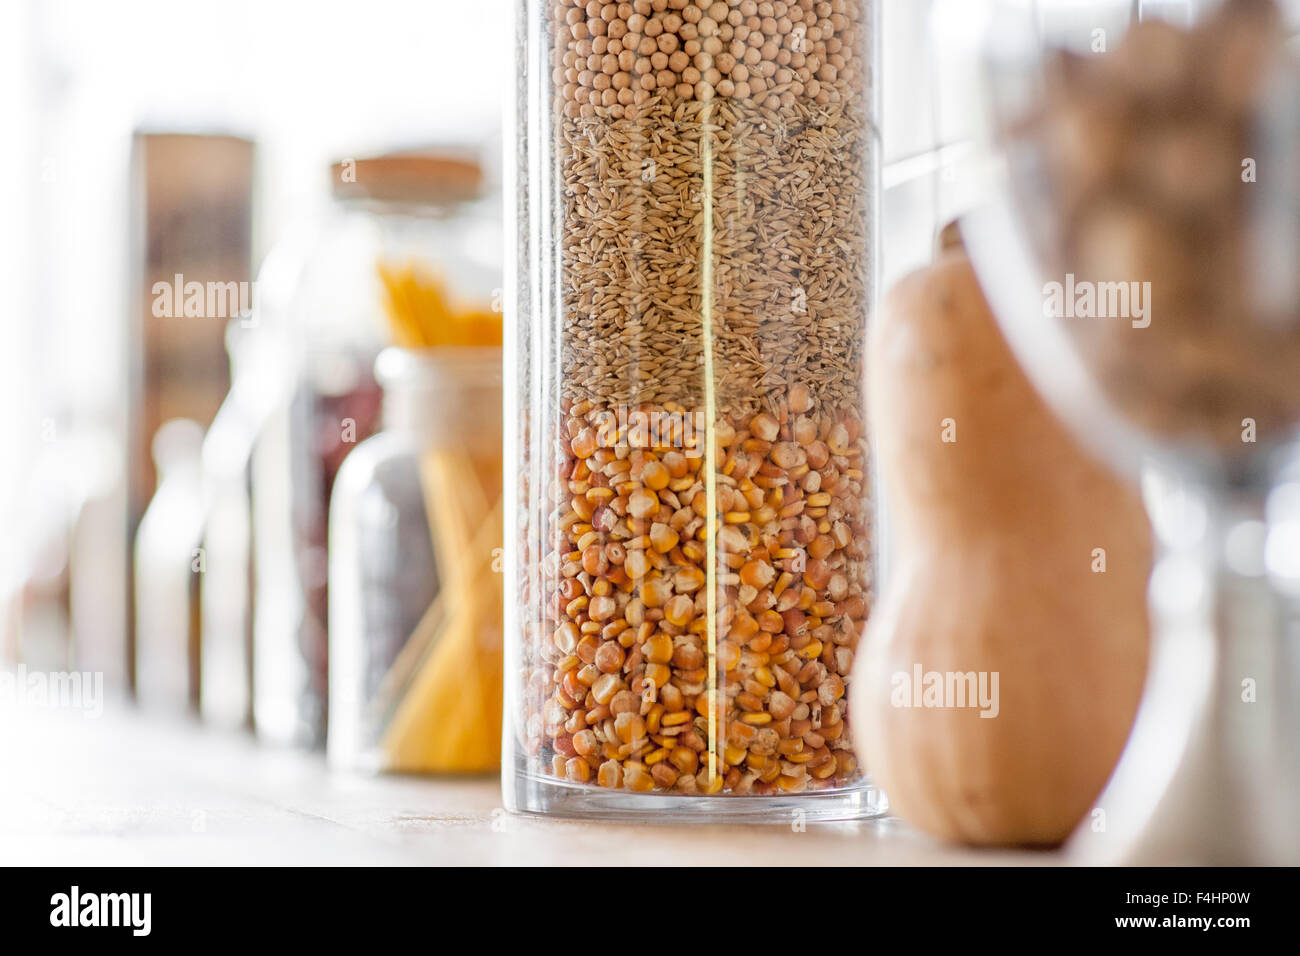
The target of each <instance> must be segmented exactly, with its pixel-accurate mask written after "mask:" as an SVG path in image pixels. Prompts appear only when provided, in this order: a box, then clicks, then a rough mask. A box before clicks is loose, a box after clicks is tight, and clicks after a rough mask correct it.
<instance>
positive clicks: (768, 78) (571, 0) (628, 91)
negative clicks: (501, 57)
mask: <svg viewBox="0 0 1300 956" xmlns="http://www.w3.org/2000/svg"><path fill="white" fill-rule="evenodd" d="M551 15H552V22H553V23H554V24H555V25H556V48H557V62H556V65H555V70H554V76H553V77H552V81H553V82H554V83H555V86H556V88H557V89H558V90H559V91H560V93H561V96H562V98H563V101H564V107H563V109H564V112H565V115H566V116H569V117H570V118H575V117H578V116H589V115H594V112H595V111H596V110H597V109H608V110H609V111H610V114H611V115H612V116H616V117H624V116H626V117H634V116H635V115H636V112H637V109H638V108H639V107H641V106H642V105H644V104H645V103H647V102H649V101H650V100H651V99H652V98H653V97H654V96H655V95H657V94H659V93H666V94H671V95H673V96H675V97H676V98H677V99H679V100H691V99H696V100H702V101H705V102H707V101H709V100H712V99H713V98H714V97H715V96H718V97H725V98H728V99H732V98H734V99H738V100H753V101H754V102H755V103H762V104H765V105H766V106H767V108H768V109H778V108H781V107H783V106H784V107H787V108H788V107H790V106H792V105H793V104H794V101H795V99H796V98H797V97H800V96H807V97H808V98H809V99H811V100H813V101H815V102H817V103H820V104H823V105H825V104H827V103H832V102H836V101H838V99H839V97H840V91H839V88H838V81H849V80H853V79H854V78H855V77H856V76H857V74H858V70H859V68H860V64H859V62H858V60H857V59H855V57H854V51H855V49H856V47H857V45H858V43H859V42H860V39H861V38H860V36H859V33H858V21H859V18H860V16H861V3H860V2H858V0H771V2H769V0H631V2H626V0H625V2H623V3H608V2H601V0H554V2H553V6H552V14H551Z"/></svg>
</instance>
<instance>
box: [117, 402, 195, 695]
mask: <svg viewBox="0 0 1300 956" xmlns="http://www.w3.org/2000/svg"><path fill="white" fill-rule="evenodd" d="M202 443H203V427H202V426H201V425H199V424H198V423H197V422H195V421H191V420H190V419H187V418H175V419H172V420H171V421H168V422H164V423H163V425H162V427H161V428H159V429H158V432H157V434H156V435H155V436H154V440H153V459H154V467H155V468H156V469H157V471H158V490H157V491H156V492H155V493H154V496H153V499H152V500H151V501H150V502H149V507H148V508H146V509H145V513H144V516H143V517H142V518H141V519H140V527H139V530H138V531H137V532H136V540H135V567H136V575H135V616H136V643H135V689H136V698H137V700H139V701H140V703H141V704H143V705H145V706H147V707H150V708H156V709H158V710H166V711H171V712H174V713H178V714H179V713H188V712H193V711H195V710H196V709H197V707H198V691H199V646H200V633H199V582H200V579H201V576H202V574H203V571H204V567H205V564H206V561H205V556H204V554H203V551H202V548H201V547H200V541H201V538H202V535H203V486H202V468H201V465H200V458H201V454H200V452H201V448H202Z"/></svg>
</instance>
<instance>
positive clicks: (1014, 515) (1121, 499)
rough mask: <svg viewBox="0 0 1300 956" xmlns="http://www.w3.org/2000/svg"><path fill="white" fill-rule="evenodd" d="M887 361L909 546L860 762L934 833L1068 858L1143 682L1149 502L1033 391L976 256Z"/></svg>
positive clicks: (872, 632) (880, 328) (951, 268)
mask: <svg viewBox="0 0 1300 956" xmlns="http://www.w3.org/2000/svg"><path fill="white" fill-rule="evenodd" d="M869 351H870V357H869V363H870V369H869V375H868V381H869V388H870V403H869V404H870V409H871V414H872V420H873V424H874V430H875V443H876V449H877V454H878V456H879V457H878V460H879V466H880V469H881V475H882V478H883V480H884V487H885V490H886V494H887V495H888V496H889V497H888V501H889V503H890V512H889V514H890V515H891V517H892V522H893V537H894V539H895V550H894V552H893V553H892V554H891V555H890V558H891V561H890V563H889V565H888V567H887V568H886V580H885V590H884V593H883V594H882V596H881V598H880V600H879V603H878V604H877V606H876V607H875V609H874V610H873V614H872V618H871V623H870V625H869V627H868V631H867V636H866V644H865V647H866V650H865V653H863V654H862V655H861V656H860V658H859V661H858V664H857V668H856V671H855V675H854V690H853V693H852V695H851V698H852V717H851V719H852V721H853V726H854V733H855V736H856V739H857V740H858V748H859V750H860V756H861V758H862V759H863V761H864V762H865V764H866V766H867V768H868V769H869V771H870V772H871V773H872V775H873V777H874V778H875V780H876V781H877V782H878V783H879V784H880V785H881V786H883V788H884V790H885V792H886V794H887V795H888V797H889V803H890V806H891V808H892V809H893V810H894V811H896V812H897V813H898V814H899V815H901V816H902V817H903V818H905V819H906V820H908V821H909V822H911V823H912V824H914V825H915V826H917V827H918V828H920V829H922V830H924V831H926V832H928V833H931V834H933V835H935V836H938V837H941V838H943V839H946V840H952V841H958V842H963V843H970V844H997V845H1022V844H1056V843H1059V842H1060V841H1062V840H1063V839H1064V838H1065V837H1066V836H1067V835H1068V834H1069V832H1070V830H1071V829H1072V828H1073V827H1074V826H1075V825H1076V823H1078V821H1079V820H1080V819H1081V818H1082V817H1083V816H1084V815H1085V814H1086V813H1087V812H1088V810H1089V809H1090V807H1091V804H1092V801H1093V800H1094V799H1095V798H1096V797H1097V795H1098V794H1099V793H1100V791H1101V789H1102V787H1103V785H1104V784H1105V782H1106V779H1107V777H1108V776H1109V775H1110V772H1111V770H1112V768H1113V767H1114V764H1115V762H1116V760H1117V759H1118V757H1119V754H1120V751H1121V749H1122V748H1123V745H1124V742H1125V739H1126V738H1127V735H1128V732H1129V729H1130V727H1131V725H1132V722H1133V717H1134V714H1135V712H1136V709H1137V704H1138V698H1139V695H1140V693H1141V689H1142V684H1143V679H1144V675H1145V673H1146V661H1147V614H1146V601H1145V592H1146V582H1147V578H1148V576H1149V573H1150V566H1151V541H1150V529H1149V524H1148V521H1147V518H1146V515H1145V513H1144V511H1143V508H1142V505H1141V502H1140V499H1139V497H1138V495H1137V493H1136V491H1135V489H1134V488H1133V487H1131V486H1130V485H1129V484H1126V483H1124V482H1122V481H1121V480H1119V479H1118V478H1117V477H1115V476H1114V475H1112V474H1111V473H1110V472H1109V471H1108V470H1106V469H1105V468H1104V467H1103V466H1102V465H1101V464H1099V463H1098V462H1096V461H1094V460H1093V459H1092V458H1090V457H1088V456H1087V455H1086V454H1085V453H1084V452H1083V451H1082V450H1081V449H1080V448H1079V447H1078V445H1077V444H1076V442H1075V441H1074V439H1073V438H1072V437H1071V436H1070V435H1069V434H1068V433H1067V432H1066V430H1065V428H1064V426H1063V425H1062V424H1061V423H1060V422H1059V421H1058V420H1057V419H1056V418H1055V417H1054V416H1053V414H1052V413H1051V412H1050V411H1049V409H1048V408H1047V407H1046V405H1045V404H1044V403H1043V401H1042V399H1041V398H1040V397H1039V396H1038V394H1037V393H1036V392H1035V391H1034V390H1033V388H1032V387H1031V385H1030V383H1029V382H1028V381H1027V380H1026V378H1025V376H1024V374H1023V373H1022V371H1021V369H1020V368H1019V366H1018V365H1017V363H1016V361H1015V359H1014V357H1013V355H1012V353H1011V351H1010V349H1009V348H1008V346H1007V344H1006V341H1005V340H1004V339H1003V337H1002V334H1001V331H1000V330H999V328H998V326H997V324H996V321H995V319H994V317H993V316H992V315H991V314H990V312H989V308H988V306H987V305H986V303H985V301H984V297H983V295H982V293H981V291H980V288H979V284H978V282H977V281H976V277H975V274H974V272H973V271H972V269H971V266H970V263H969V261H968V260H967V258H966V255H965V253H964V251H962V250H961V249H960V248H956V249H951V248H949V249H946V250H944V251H942V253H941V255H940V257H939V259H938V260H937V261H936V262H935V263H934V264H933V265H931V266H930V267H928V268H925V269H923V270H921V271H920V272H917V273H915V274H913V275H911V276H909V277H907V278H905V279H903V280H902V281H901V282H900V283H899V284H898V285H897V286H896V287H895V288H894V289H893V290H892V292H891V293H890V295H889V296H888V299H887V301H886V303H885V306H884V308H883V310H882V314H881V315H880V317H879V319H878V321H877V322H876V323H875V325H874V327H873V330H872V333H871V341H870V347H869ZM981 675H983V676H984V683H983V684H981V683H980V679H981ZM918 690H919V691H920V693H919V694H918ZM981 691H982V692H983V698H984V699H983V700H979V699H977V700H975V701H974V702H972V701H971V699H970V698H971V697H972V696H974V697H976V698H979V697H980V696H981ZM963 696H964V699H963ZM982 714H983V716H982Z"/></svg>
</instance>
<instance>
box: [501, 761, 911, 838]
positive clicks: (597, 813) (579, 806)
mask: <svg viewBox="0 0 1300 956" xmlns="http://www.w3.org/2000/svg"><path fill="white" fill-rule="evenodd" d="M502 789H503V790H504V791H505V792H504V798H505V804H506V808H507V809H508V810H511V811H513V812H515V813H527V814H537V815H541V816H551V817H567V818H569V819H577V820H619V821H621V822H625V823H659V824H679V823H775V824H781V825H786V826H788V825H789V824H790V821H791V820H792V819H798V820H799V821H800V822H807V823H831V822H842V821H846V820H867V819H871V818H874V817H882V816H885V815H886V814H887V813H888V812H889V800H888V798H887V797H886V796H885V793H884V791H882V790H880V789H879V788H878V787H876V786H874V785H873V784H872V783H871V781H870V780H869V779H866V778H864V779H863V780H861V781H859V782H858V783H856V784H854V785H853V786H849V787H837V788H835V789H832V790H817V791H813V792H810V793H791V794H783V795H780V796H763V797H758V796H727V795H718V796H703V795H699V794H688V793H683V794H669V793H635V792H632V791H628V790H609V789H606V788H603V787H594V786H590V785H583V784H574V783H569V782H568V781H562V780H556V779H554V778H552V777H542V776H538V775H536V774H531V773H528V772H527V771H524V770H517V771H516V772H515V773H514V774H513V775H511V776H508V777H507V778H506V780H505V781H504V785H503V788H502Z"/></svg>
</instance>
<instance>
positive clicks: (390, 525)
mask: <svg viewBox="0 0 1300 956" xmlns="http://www.w3.org/2000/svg"><path fill="white" fill-rule="evenodd" d="M375 375H376V378H377V379H378V380H379V382H380V384H381V385H382V387H383V390H384V404H383V420H384V428H383V430H382V431H381V432H379V433H378V434H376V435H374V436H373V437H371V438H369V439H367V440H366V441H365V442H363V443H362V444H361V445H360V446H359V447H358V448H357V449H356V450H355V451H354V452H353V453H352V454H350V455H349V456H348V458H347V460H346V461H345V462H344V463H343V467H342V468H341V469H340V470H339V474H338V479H337V481H336V483H335V488H334V496H333V499H332V501H331V506H330V507H331V510H330V559H329V567H330V573H329V578H330V605H329V608H330V707H329V713H330V727H329V759H330V763H331V765H334V766H337V767H344V768H349V769H363V770H369V771H401V772H413V773H420V772H433V773H457V772H460V773H465V772H476V771H490V770H494V769H496V768H497V767H498V766H499V764H500V752H501V748H500V741H501V578H500V574H499V573H498V572H499V566H498V562H499V558H500V545H501V412H500V410H501V350H500V348H492V347H473V346H461V347H456V346H451V347H439V348H426V349H419V350H408V349H388V350H385V351H384V352H382V353H381V354H380V356H379V359H378V361H377V362H376V365H375Z"/></svg>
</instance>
